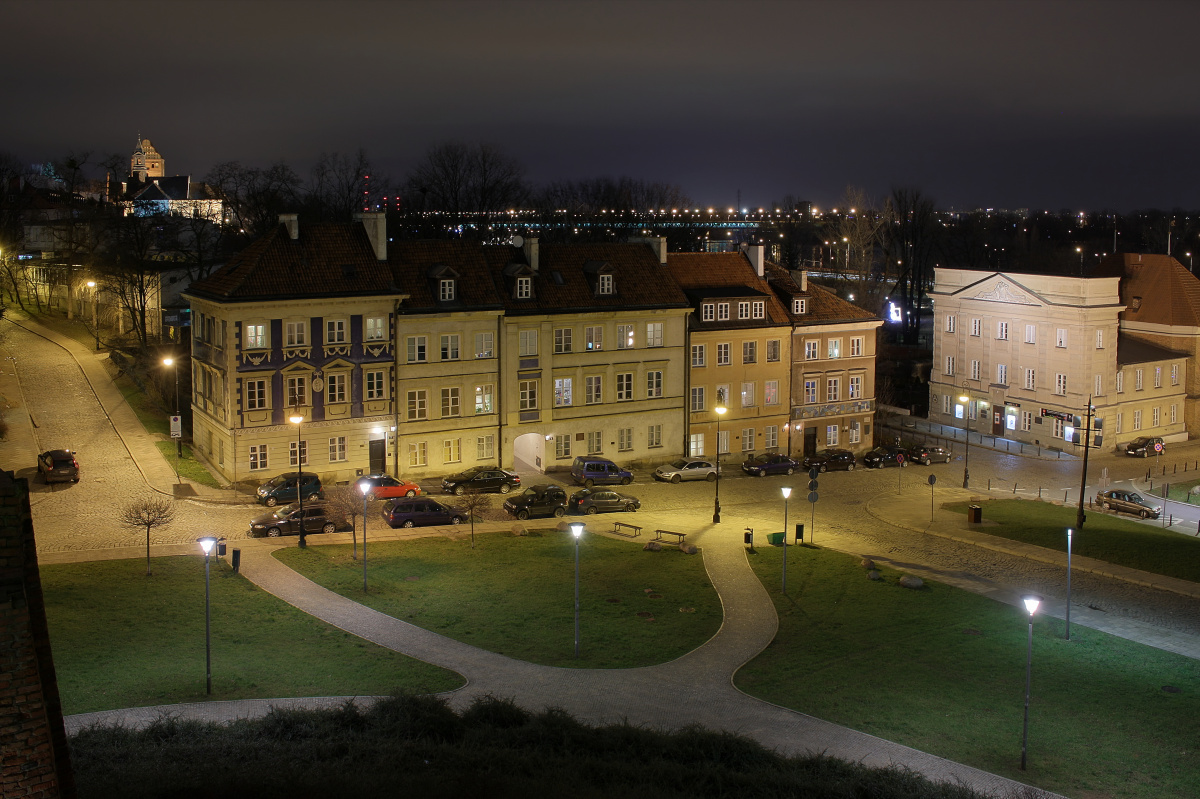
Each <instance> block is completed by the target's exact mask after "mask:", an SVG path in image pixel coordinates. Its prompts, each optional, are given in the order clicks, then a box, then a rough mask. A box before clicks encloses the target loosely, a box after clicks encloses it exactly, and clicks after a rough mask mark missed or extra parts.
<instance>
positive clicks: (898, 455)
mask: <svg viewBox="0 0 1200 799" xmlns="http://www.w3.org/2000/svg"><path fill="white" fill-rule="evenodd" d="M896 463H900V464H902V463H904V453H903V452H897V453H896Z"/></svg>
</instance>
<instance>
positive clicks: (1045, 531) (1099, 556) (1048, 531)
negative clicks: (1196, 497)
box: [946, 499, 1200, 582]
mask: <svg viewBox="0 0 1200 799" xmlns="http://www.w3.org/2000/svg"><path fill="white" fill-rule="evenodd" d="M946 509H947V510H951V511H954V512H955V513H962V514H965V513H966V512H967V504H966V503H965V502H957V503H947V504H946ZM1086 513H1087V521H1086V522H1085V523H1084V526H1083V532H1082V533H1079V534H1076V535H1074V536H1073V537H1072V541H1071V552H1072V554H1074V555H1080V556H1084V557H1088V558H1095V559H1096V560H1102V561H1104V562H1106V563H1115V564H1117V565H1120V566H1128V567H1129V568H1131V569H1141V570H1142V571H1147V572H1151V573H1153V574H1161V575H1164V576H1167V577H1178V578H1179V579H1181V580H1191V581H1193V582H1200V539H1197V538H1195V537H1193V536H1187V535H1182V534H1181V533H1177V532H1172V531H1170V530H1164V529H1162V528H1161V527H1155V526H1154V524H1153V523H1148V524H1147V523H1142V522H1135V521H1133V520H1131V519H1129V518H1128V517H1122V516H1116V515H1114V514H1110V513H1105V512H1104V511H1102V510H1100V508H1098V507H1097V508H1088V509H1086ZM1075 515H1076V509H1075V508H1069V507H1064V506H1061V505H1051V504H1050V503H1048V502H1031V501H1029V500H1023V499H999V500H988V501H985V502H984V503H983V518H984V520H985V521H992V522H998V524H997V525H995V526H992V525H989V526H987V527H983V528H981V530H980V531H981V532H984V533H987V534H988V535H994V536H998V537H1000V538H1008V539H1010V540H1013V541H1023V542H1025V543H1027V544H1036V545H1037V546H1039V547H1045V548H1047V549H1055V550H1058V551H1059V552H1066V551H1067V534H1066V529H1067V528H1068V527H1072V528H1073V527H1075Z"/></svg>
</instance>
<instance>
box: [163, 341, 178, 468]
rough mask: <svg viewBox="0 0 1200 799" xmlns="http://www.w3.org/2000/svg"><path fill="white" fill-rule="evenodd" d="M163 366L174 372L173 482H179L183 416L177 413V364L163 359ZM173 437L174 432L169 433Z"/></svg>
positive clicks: (171, 360)
mask: <svg viewBox="0 0 1200 799" xmlns="http://www.w3.org/2000/svg"><path fill="white" fill-rule="evenodd" d="M163 366H170V367H172V368H173V369H174V370H175V416H176V418H177V419H179V436H178V437H176V438H175V482H179V459H180V458H181V457H183V415H182V414H180V413H179V364H178V363H176V361H175V359H174V358H163ZM171 435H172V436H174V435H175V431H174V430H172V431H171Z"/></svg>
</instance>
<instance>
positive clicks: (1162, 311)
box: [1100, 253, 1200, 327]
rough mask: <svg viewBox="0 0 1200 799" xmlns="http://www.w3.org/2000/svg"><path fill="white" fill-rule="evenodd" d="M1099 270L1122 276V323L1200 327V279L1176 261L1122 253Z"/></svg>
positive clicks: (1160, 257) (1106, 259)
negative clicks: (1123, 306) (1123, 308)
mask: <svg viewBox="0 0 1200 799" xmlns="http://www.w3.org/2000/svg"><path fill="white" fill-rule="evenodd" d="M1100 268H1101V269H1102V270H1104V271H1105V272H1107V273H1111V274H1121V275H1123V277H1122V278H1121V289H1120V291H1121V302H1123V303H1125V310H1124V311H1122V312H1121V314H1120V318H1121V319H1122V320H1123V321H1126V322H1144V323H1147V324H1156V325H1174V326H1181V327H1200V279H1197V278H1196V276H1195V275H1193V274H1192V273H1191V272H1189V271H1188V270H1187V268H1186V267H1185V266H1184V265H1183V264H1181V263H1179V262H1178V261H1176V260H1175V259H1174V258H1172V257H1170V256H1168V255H1143V254H1139V253H1119V254H1117V255H1110V256H1108V257H1107V258H1105V259H1104V261H1103V262H1102V264H1101V266H1100ZM1135 305H1136V306H1137V307H1136V308H1135V307H1134V306H1135Z"/></svg>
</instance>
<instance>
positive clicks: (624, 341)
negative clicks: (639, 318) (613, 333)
mask: <svg viewBox="0 0 1200 799" xmlns="http://www.w3.org/2000/svg"><path fill="white" fill-rule="evenodd" d="M633 343H634V342H633V325H617V349H619V350H631V349H633Z"/></svg>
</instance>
